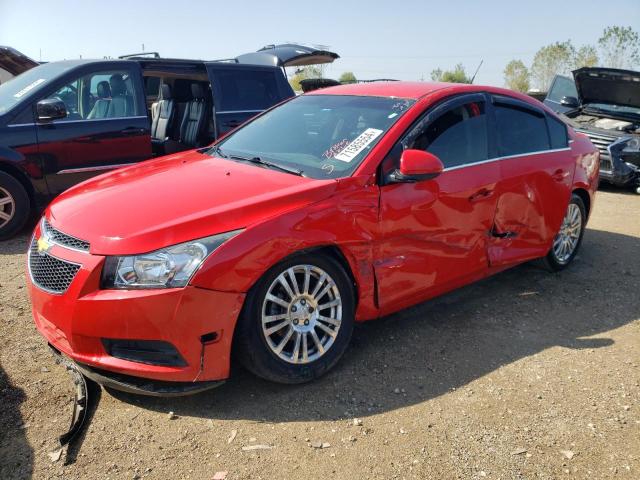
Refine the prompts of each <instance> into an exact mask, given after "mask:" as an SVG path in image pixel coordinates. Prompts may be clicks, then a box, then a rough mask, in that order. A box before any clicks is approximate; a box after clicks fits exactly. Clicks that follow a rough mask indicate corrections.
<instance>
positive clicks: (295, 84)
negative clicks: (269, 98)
mask: <svg viewBox="0 0 640 480" xmlns="http://www.w3.org/2000/svg"><path fill="white" fill-rule="evenodd" d="M307 78H322V69H321V68H320V67H318V66H317V65H308V66H306V67H302V68H301V69H299V70H297V71H296V73H295V74H294V75H293V77H291V78H290V79H289V85H291V88H293V90H294V91H296V92H301V91H302V87H301V86H300V81H301V80H306V79H307Z"/></svg>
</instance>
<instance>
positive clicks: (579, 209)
mask: <svg viewBox="0 0 640 480" xmlns="http://www.w3.org/2000/svg"><path fill="white" fill-rule="evenodd" d="M586 221H587V215H586V209H585V207H584V202H583V201H582V199H581V198H580V197H579V196H577V195H575V194H574V195H572V196H571V201H570V202H569V205H568V206H567V211H566V213H565V216H564V220H562V225H560V231H559V232H558V234H557V235H556V237H555V238H554V240H553V245H552V246H551V250H549V253H548V254H547V256H546V258H545V265H546V266H547V268H549V269H550V270H552V271H559V270H562V269H564V268H566V267H567V266H568V265H569V264H570V263H571V262H572V261H573V259H574V258H575V256H576V254H577V253H578V249H579V248H580V244H581V243H582V236H583V235H584V229H585V226H586Z"/></svg>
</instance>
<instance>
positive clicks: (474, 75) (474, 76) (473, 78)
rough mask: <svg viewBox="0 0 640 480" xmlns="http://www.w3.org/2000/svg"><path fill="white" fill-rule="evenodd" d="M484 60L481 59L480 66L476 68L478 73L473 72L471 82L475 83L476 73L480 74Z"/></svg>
mask: <svg viewBox="0 0 640 480" xmlns="http://www.w3.org/2000/svg"><path fill="white" fill-rule="evenodd" d="M482 62H484V60H480V65H478V68H476V73H474V74H473V77H471V81H470V82H469V83H473V81H474V80H475V79H476V75H478V71H479V70H480V67H481V66H482Z"/></svg>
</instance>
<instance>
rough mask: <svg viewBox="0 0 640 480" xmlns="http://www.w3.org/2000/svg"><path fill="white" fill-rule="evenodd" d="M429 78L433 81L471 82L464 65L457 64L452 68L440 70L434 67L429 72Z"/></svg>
mask: <svg viewBox="0 0 640 480" xmlns="http://www.w3.org/2000/svg"><path fill="white" fill-rule="evenodd" d="M431 80H433V81H434V82H451V83H471V79H470V78H469V77H467V73H466V72H465V69H464V65H462V64H461V63H459V64H457V65H456V66H455V67H454V68H453V70H445V71H442V70H441V69H440V68H436V69H435V70H433V71H432V72H431Z"/></svg>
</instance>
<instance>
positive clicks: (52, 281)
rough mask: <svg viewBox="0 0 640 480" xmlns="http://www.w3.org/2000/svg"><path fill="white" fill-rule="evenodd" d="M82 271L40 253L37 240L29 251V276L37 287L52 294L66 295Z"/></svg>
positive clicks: (32, 243)
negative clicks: (77, 274)
mask: <svg viewBox="0 0 640 480" xmlns="http://www.w3.org/2000/svg"><path fill="white" fill-rule="evenodd" d="M78 270H80V265H77V264H75V263H70V262H65V261H64V260H60V259H59V258H56V257H52V256H51V255H49V254H48V253H46V252H38V243H37V242H36V240H35V238H34V239H33V240H32V241H31V248H30V249H29V274H30V275H31V280H32V281H33V283H34V284H35V285H37V286H38V287H40V288H41V289H43V290H46V291H47V292H51V293H64V292H66V291H67V288H69V285H71V282H72V281H73V279H74V278H75V276H76V273H78Z"/></svg>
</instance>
